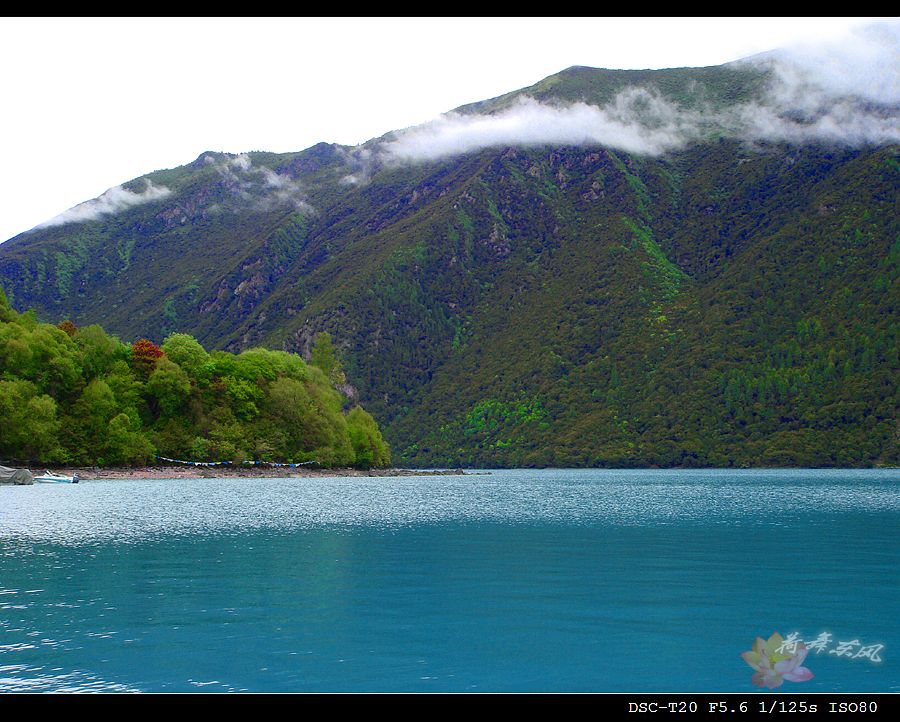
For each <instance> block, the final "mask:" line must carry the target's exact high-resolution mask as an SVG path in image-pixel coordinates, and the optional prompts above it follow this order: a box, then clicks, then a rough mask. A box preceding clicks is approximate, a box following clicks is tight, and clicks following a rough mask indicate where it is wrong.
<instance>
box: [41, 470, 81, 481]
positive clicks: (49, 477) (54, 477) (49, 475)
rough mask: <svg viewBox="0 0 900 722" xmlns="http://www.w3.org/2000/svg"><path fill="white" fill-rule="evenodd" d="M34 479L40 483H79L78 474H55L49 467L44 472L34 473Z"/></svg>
mask: <svg viewBox="0 0 900 722" xmlns="http://www.w3.org/2000/svg"><path fill="white" fill-rule="evenodd" d="M34 481H35V483H38V484H77V483H78V474H74V475H73V476H65V475H63V474H54V473H53V472H52V471H50V470H49V469H45V470H44V473H43V474H35V475H34Z"/></svg>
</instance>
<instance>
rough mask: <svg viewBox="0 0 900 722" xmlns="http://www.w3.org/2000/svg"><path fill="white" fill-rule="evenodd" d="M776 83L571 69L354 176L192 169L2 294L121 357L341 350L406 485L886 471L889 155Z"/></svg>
mask: <svg viewBox="0 0 900 722" xmlns="http://www.w3.org/2000/svg"><path fill="white" fill-rule="evenodd" d="M774 78H775V75H774V74H773V71H772V69H771V67H770V66H765V65H754V64H732V65H728V66H722V67H719V68H693V69H677V70H668V71H610V70H598V69H592V68H570V69H568V70H566V71H563V72H562V73H559V74H558V75H555V76H551V77H550V78H547V79H545V80H543V81H541V82H540V83H537V84H536V85H534V86H532V87H531V88H527V89H524V90H522V91H516V92H515V93H510V94H508V95H506V96H502V97H500V98H495V99H493V100H490V101H483V102H482V103H476V104H473V105H470V106H466V107H464V108H461V109H459V111H458V112H457V113H454V114H451V115H450V116H448V117H447V118H446V119H443V120H442V121H440V122H438V123H436V124H434V125H433V126H429V127H427V128H420V129H412V130H411V131H408V132H397V133H392V134H389V135H388V136H385V137H384V138H381V139H376V140H373V141H370V142H369V143H367V144H365V146H363V147H359V148H347V147H342V146H336V145H329V144H324V143H323V144H319V145H316V146H313V147H312V148H309V149H307V150H304V151H301V152H298V153H291V154H280V155H279V154H271V153H248V154H244V155H227V154H221V153H204V154H203V155H201V156H200V157H199V158H198V159H197V160H196V161H194V162H193V163H191V164H189V165H186V166H183V167H181V168H177V169H173V170H167V171H159V172H157V173H153V174H150V175H149V176H146V177H144V178H140V179H136V180H134V181H131V182H130V183H128V184H126V185H125V186H124V187H123V188H122V189H119V191H117V192H116V193H115V194H112V195H111V196H110V197H109V198H107V199H105V201H104V203H100V201H98V202H96V203H95V204H94V205H88V206H87V207H86V208H83V209H82V211H83V213H82V216H83V215H85V213H87V214H91V213H94V214H95V215H96V218H95V219H94V220H85V221H80V222H68V223H61V224H59V225H54V226H48V227H46V228H42V229H38V230H35V231H32V232H29V233H27V234H22V235H20V236H17V237H16V238H14V239H12V240H9V241H7V242H6V243H3V244H0V284H2V285H3V286H4V287H5V288H6V291H7V293H8V295H9V297H10V299H11V302H12V303H13V305H14V306H15V307H16V308H19V309H22V310H24V309H25V308H28V307H34V308H35V309H36V310H37V312H38V314H39V315H40V317H41V318H42V319H46V320H49V321H53V322H57V321H60V320H63V319H71V320H72V321H73V322H74V323H75V324H77V325H79V326H81V325H87V324H90V323H102V324H103V325H104V326H105V327H106V328H107V329H108V330H110V331H111V332H113V333H116V334H118V335H120V336H121V337H122V338H125V339H129V340H132V339H135V338H137V337H140V336H146V337H149V338H151V339H155V340H157V341H162V339H164V338H165V337H166V336H167V335H169V334H170V333H172V332H176V331H177V332H184V333H189V334H192V335H193V336H196V337H197V339H199V340H200V341H201V342H202V343H203V344H204V345H206V346H207V347H210V348H220V349H227V350H230V351H239V350H241V349H245V348H248V347H250V346H259V345H262V346H266V347H269V348H276V349H285V350H288V351H296V352H300V353H304V354H308V353H309V350H310V347H311V342H312V340H313V339H314V338H315V336H316V335H317V334H318V333H319V332H321V331H328V332H330V334H331V336H332V338H333V339H334V340H335V343H336V345H337V351H338V353H339V355H340V356H341V358H342V361H343V363H344V369H345V371H346V376H347V381H348V386H347V387H345V391H346V393H347V394H349V396H350V397H351V398H353V399H357V400H360V401H361V403H363V404H364V406H365V407H366V409H367V410H368V411H369V412H370V413H372V415H373V416H374V417H375V419H377V421H378V423H379V425H380V426H381V428H382V430H383V431H384V434H385V437H386V439H387V441H388V442H389V443H390V445H391V449H392V453H393V459H394V462H396V463H401V464H405V465H420V466H432V465H436V466H519V465H532V466H647V465H658V466H683V465H691V466H693V465H704V466H759V465H770V466H795V465H807V466H830V465H838V466H867V465H873V464H898V463H900V422H898V414H897V410H898V401H900V398H898V385H897V380H898V370H900V359H898V349H900V338H898V336H900V327H898V316H897V302H898V299H900V285H898V284H900V224H898V217H900V216H898V193H897V188H898V180H900V162H898V157H897V155H898V145H897V144H896V143H894V142H883V141H877V139H876V141H869V140H865V139H864V142H854V143H849V142H844V141H843V140H842V139H841V138H839V137H838V136H836V135H835V133H836V132H837V130H835V128H836V127H837V129H838V130H840V126H839V124H838V125H837V126H835V124H834V123H833V122H831V121H832V118H831V116H829V113H830V112H831V111H830V110H829V106H827V105H826V104H825V102H824V100H822V97H820V96H817V97H816V104H813V103H811V102H808V103H806V104H805V105H802V107H801V105H799V104H797V105H795V106H790V107H787V108H784V107H776V106H773V105H772V104H771V102H770V100H769V98H770V97H771V96H773V95H774V94H773V93H772V92H771V88H772V83H773V82H775V80H774ZM782 95H784V94H783V93H782ZM797 102H799V101H797ZM842 102H843V103H844V106H841V107H846V99H844V100H843V101H842ZM572 103H576V104H577V105H572ZM854 103H855V105H854V106H853V108H854V112H856V111H859V112H860V113H863V114H864V117H865V119H866V120H867V121H870V126H871V127H874V128H883V127H887V128H888V132H890V126H891V120H892V119H893V120H894V121H896V118H897V113H896V108H895V107H893V106H890V105H885V104H883V103H882V104H879V103H877V102H874V101H872V100H871V99H858V100H856V101H854ZM498 120H499V121H502V123H503V124H504V125H503V126H502V127H503V128H506V127H514V128H518V129H519V130H517V131H516V132H518V133H520V136H519V137H518V138H513V137H508V136H506V135H504V133H505V132H507V131H502V132H501V131H500V130H497V129H498V127H501V126H499V125H498V124H496V123H495V122H494V121H498ZM545 121H546V122H547V123H548V127H549V130H548V131H547V132H548V135H547V136H546V137H547V140H546V141H545V140H543V139H542V138H543V136H541V135H540V134H539V131H541V130H542V128H543V126H542V125H541V123H543V122H545ZM551 121H552V122H551ZM825 121H828V122H825ZM517 123H518V125H516V124H517ZM893 125H894V126H896V122H894V123H893ZM848 127H849V126H848ZM856 127H862V126H856ZM596 128H600V129H601V130H602V131H603V132H604V133H606V135H605V136H603V138H608V140H602V139H600V140H598V139H597V138H600V136H599V135H596V134H597V132H598V131H595V130H594V129H596ZM448 129H449V130H448ZM445 131H447V132H445ZM450 131H452V132H450ZM829 133H830V135H829ZM592 134H593V135H592ZM595 136H596V137H595ZM890 137H891V136H890V135H888V138H889V139H890ZM448 138H452V139H454V142H455V143H456V144H457V146H455V147H451V146H450V145H446V147H445V146H444V145H442V144H444V143H446V142H447V139H448ZM101 200H102V199H101ZM104 209H106V211H104ZM110 209H115V210H114V211H113V210H110Z"/></svg>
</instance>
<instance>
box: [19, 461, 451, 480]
mask: <svg viewBox="0 0 900 722" xmlns="http://www.w3.org/2000/svg"><path fill="white" fill-rule="evenodd" d="M41 471H42V470H38V469H34V470H32V472H33V473H40V472H41ZM53 471H54V472H55V473H57V474H64V475H65V476H72V475H73V474H78V477H79V479H81V480H83V481H95V480H98V479H120V480H127V479H215V478H226V477H227V478H247V479H262V478H269V479H271V478H279V479H280V478H288V477H300V478H316V477H325V476H347V477H354V476H371V477H378V476H460V475H462V474H464V473H465V472H464V471H463V470H462V469H398V468H389V469H354V468H351V467H341V468H336V469H324V468H310V467H299V466H298V467H287V466H281V467H268V466H228V465H223V466H175V465H170V466H138V467H134V468H131V467H107V468H100V467H86V468H85V467H63V468H57V469H54V470H53Z"/></svg>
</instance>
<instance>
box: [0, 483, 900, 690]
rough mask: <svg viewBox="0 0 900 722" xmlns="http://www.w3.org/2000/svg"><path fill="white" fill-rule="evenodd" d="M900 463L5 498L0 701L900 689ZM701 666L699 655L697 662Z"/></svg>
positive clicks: (19, 490) (155, 487) (68, 488)
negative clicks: (759, 650)
mask: <svg viewBox="0 0 900 722" xmlns="http://www.w3.org/2000/svg"><path fill="white" fill-rule="evenodd" d="M898 482H900V473H898V472H897V471H893V470H867V471H841V470H828V471H821V470H815V471H811V470H805V471H752V472H751V471H734V472H727V471H649V472H648V471H596V470H593V471H570V470H545V471H502V472H493V473H491V474H489V475H467V476H449V477H446V476H438V477H427V476H426V477H397V478H383V477H380V478H326V479H297V478H295V479H252V480H250V479H195V480H184V479H182V480H177V481H176V480H168V481H121V482H113V481H95V482H84V483H82V484H79V485H77V486H72V485H35V486H33V487H3V488H0V691H47V690H53V691H62V690H80V691H95V690H102V691H132V690H144V691H188V692H204V691H217V692H218V691H242V690H247V691H391V690H399V691H467V690H474V691H640V690H647V691H671V690H685V691H690V690H695V691H755V688H753V687H752V685H750V683H749V680H750V675H751V674H752V670H751V669H750V668H749V667H747V666H746V665H745V664H744V662H743V661H742V660H741V659H740V657H739V655H740V653H741V652H742V651H745V650H746V649H749V648H750V645H751V644H752V642H753V639H754V638H755V637H756V636H759V635H762V636H768V635H769V634H771V633H772V632H773V631H781V632H782V633H783V634H787V633H789V632H791V631H799V632H801V633H802V634H803V635H805V636H807V637H812V636H815V635H816V634H819V633H820V632H822V631H823V630H828V631H830V632H833V633H834V634H835V636H836V638H837V637H840V636H841V635H844V636H845V637H849V638H851V639H852V638H859V640H860V641H861V643H863V644H865V643H870V644H874V643H881V644H884V645H885V646H884V651H883V652H882V657H883V661H882V662H881V663H879V664H875V663H873V662H870V661H867V660H859V659H857V660H848V659H845V658H838V657H837V656H828V654H827V653H826V654H825V655H822V654H819V655H818V656H811V657H810V659H809V660H808V665H807V666H809V667H810V668H811V669H812V670H813V672H814V674H815V675H816V676H815V677H814V679H813V680H810V681H809V682H805V683H802V684H793V686H792V688H791V689H785V690H784V691H801V692H802V691H810V692H822V691H840V690H848V691H854V690H857V691H869V690H873V691H891V690H895V691H896V690H898V689H900V672H898V670H900V666H898V663H897V662H898V660H896V659H894V655H893V653H892V651H893V649H897V650H900V637H898V630H897V628H896V621H895V620H896V616H897V611H898V610H897V606H896V604H897V603H896V600H897V598H898V594H897V593H898V591H900V589H898V586H900V583H898V578H897V574H896V569H897V563H898V561H900V551H898V548H897V532H898V531H900V496H898V493H897V491H898ZM686 659H687V660H689V662H688V663H687V664H686Z"/></svg>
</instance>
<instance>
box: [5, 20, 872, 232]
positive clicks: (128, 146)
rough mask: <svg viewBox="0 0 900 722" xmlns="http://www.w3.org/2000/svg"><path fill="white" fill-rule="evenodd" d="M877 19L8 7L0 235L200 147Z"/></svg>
mask: <svg viewBox="0 0 900 722" xmlns="http://www.w3.org/2000/svg"><path fill="white" fill-rule="evenodd" d="M875 20H877V19H875V18H444V19H442V18H333V19H329V18H220V19H208V18H171V19H166V18H145V19H142V18H57V19H54V18H3V19H0V63H2V68H3V74H2V77H0V94H2V96H0V97H2V100H3V109H2V116H0V123H2V131H3V132H2V135H0V143H2V151H3V161H4V164H3V172H2V174H0V184H2V188H0V190H2V213H0V241H2V240H5V239H8V238H11V237H13V236H15V235H17V234H18V233H21V232H23V231H26V230H29V229H31V228H32V227H34V226H36V225H38V224H39V223H42V222H44V221H47V220H48V219H50V218H52V217H54V216H56V215H57V214H59V213H61V212H62V211H65V210H66V209H68V208H71V207H72V206H75V205H77V204H79V203H81V202H83V201H86V200H88V199H91V198H95V197H97V196H99V195H100V194H102V193H103V192H104V191H106V190H107V189H109V188H111V187H113V186H116V185H118V184H120V183H124V182H126V181H129V180H131V179H133V178H136V177H138V176H142V175H144V174H146V173H150V172H152V171H154V170H159V169H162V168H172V167H176V166H180V165H184V164H186V163H189V162H191V161H193V160H194V159H196V158H197V157H198V156H199V155H200V154H201V153H202V152H204V151H207V150H213V151H225V152H230V153H242V152H245V151H253V150H267V151H275V152H288V151H296V150H302V149H304V148H308V147H309V146H311V145H313V144H315V143H318V142H320V141H326V142H332V143H341V144H345V145H356V144H358V143H362V142H364V141H366V140H368V139H370V138H373V137H376V136H380V135H383V134H384V133H386V132H388V131H390V130H395V129H401V128H407V127H410V126H414V125H419V124H421V123H426V122H428V121H431V120H433V119H435V118H436V117H437V116H438V115H439V114H441V113H443V112H445V111H448V110H451V109H453V108H455V107H458V106H460V105H464V104H466V103H470V102H474V101H477V100H484V99H486V98H491V97H495V96H497V95H501V94H503V93H506V92H509V91H511V90H516V89H518V88H522V87H525V86H528V85H532V84H534V83H536V82H537V81H539V80H541V79H542V78H545V77H546V76H548V75H552V74H554V73H557V72H559V71H560V70H563V69H564V68H567V67H570V66H572V65H586V66H591V67H602V68H671V67H686V66H707V65H719V64H721V63H725V62H729V61H732V60H737V59H739V58H743V57H747V56H749V55H754V54H756V53H760V52H765V51H768V50H773V49H775V48H782V47H789V46H794V45H797V44H810V43H817V42H821V41H828V42H834V41H835V40H838V39H840V38H842V37H844V36H845V35H846V34H847V33H848V32H850V31H851V30H852V29H853V28H858V27H860V26H865V25H868V24H870V23H872V22H874V21H875Z"/></svg>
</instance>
